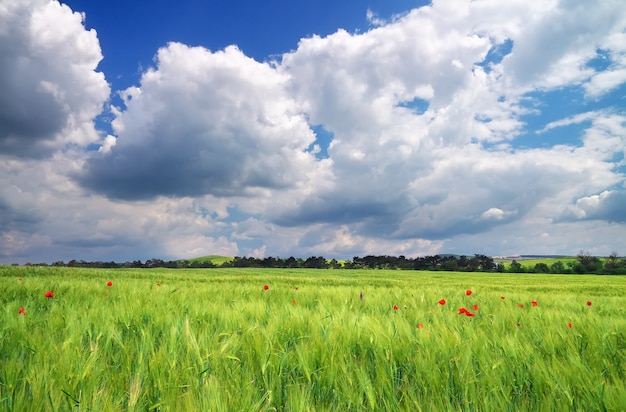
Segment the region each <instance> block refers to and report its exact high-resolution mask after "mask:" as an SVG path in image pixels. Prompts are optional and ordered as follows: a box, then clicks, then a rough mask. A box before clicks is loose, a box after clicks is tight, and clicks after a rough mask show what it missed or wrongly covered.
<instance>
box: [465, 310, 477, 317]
mask: <svg viewBox="0 0 626 412" xmlns="http://www.w3.org/2000/svg"><path fill="white" fill-rule="evenodd" d="M465 316H476V314H474V313H472V312H470V311H469V310H467V311H465Z"/></svg>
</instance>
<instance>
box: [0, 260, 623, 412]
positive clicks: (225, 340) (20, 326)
mask: <svg viewBox="0 0 626 412" xmlns="http://www.w3.org/2000/svg"><path fill="white" fill-rule="evenodd" d="M108 282H111V283H110V285H111V286H108V285H107V284H108ZM265 286H267V289H266V288H265ZM0 290H1V291H2V292H1V295H0V302H1V305H0V308H1V312H0V319H1V322H0V410H2V411H67V410H75V411H78V410H81V411H82V410H84V411H118V410H119V411H122V410H124V411H127V410H130V411H134V410H137V411H146V410H150V411H159V410H161V411H183V410H185V411H187V410H195V411H231V410H232V411H257V410H286V411H306V410H310V411H323V410H386V411H390V410H407V411H420V410H423V411H432V410H468V411H469V410H475V411H487V410H488V411H526V410H538V411H544V410H545V411H571V410H580V411H595V410H598V411H602V410H606V411H620V410H626V313H625V308H626V300H625V296H626V277H623V276H580V275H570V276H561V275H545V276H544V275H536V274H535V275H513V274H507V275H499V274H485V273H450V272H421V271H420V272H414V271H383V270H377V271H366V270H350V271H348V270H302V269H299V270H286V269H285V270H269V269H265V270H264V269H205V270H169V271H168V270H164V269H155V270H147V269H132V270H131V269H128V270H126V269H116V270H104V269H78V268H76V269H71V268H52V267H48V268H44V267H0ZM50 291H53V292H54V296H53V297H49V298H46V297H45V294H46V293H47V292H50ZM467 291H470V292H471V293H470V294H469V295H468V292H467ZM361 294H362V298H361ZM442 299H443V300H445V303H444V302H443V301H442V302H441V303H444V304H440V303H439V302H440V301H441V300H442ZM533 302H535V303H533ZM587 302H589V303H590V305H588V304H587ZM474 305H476V307H474ZM520 305H523V307H520ZM21 308H23V312H24V313H23V314H22V313H20V312H21V311H20V309H21ZM460 308H465V309H466V313H461V314H459V312H460V311H459V309H460ZM461 312H462V311H461ZM467 312H469V313H470V314H473V315H474V316H468V314H467Z"/></svg>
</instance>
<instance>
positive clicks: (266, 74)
mask: <svg viewBox="0 0 626 412" xmlns="http://www.w3.org/2000/svg"><path fill="white" fill-rule="evenodd" d="M156 61H157V66H156V67H155V68H153V69H150V70H148V71H146V72H145V73H144V74H143V76H142V78H141V85H140V87H133V88H129V89H127V90H125V91H124V92H123V93H122V96H123V97H124V99H125V104H126V108H125V109H124V110H122V109H118V110H117V115H116V118H115V120H114V122H113V127H114V130H115V132H116V134H117V141H116V143H115V145H114V146H113V145H109V146H107V147H108V150H107V152H108V153H98V154H94V156H93V157H92V158H91V159H90V160H89V162H88V163H87V164H86V168H85V171H84V174H83V175H82V176H80V181H81V183H82V184H83V185H84V186H85V187H88V188H90V189H93V190H95V191H98V192H101V193H104V194H106V195H108V196H110V197H115V198H124V199H148V198H153V197H156V196H159V195H165V196H172V197H177V196H178V197H180V196H202V195H205V194H213V195H219V196H233V195H249V194H250V192H254V191H255V190H257V189H281V188H285V187H290V186H292V185H294V184H296V183H297V182H299V181H301V180H302V179H304V178H305V171H306V170H307V169H309V168H312V167H314V164H313V161H314V154H312V153H308V152H307V148H308V147H309V146H310V145H311V143H313V141H314V140H315V137H314V134H313V132H312V130H311V129H310V128H309V126H308V124H307V122H306V119H305V116H304V114H303V113H302V111H301V109H300V107H299V106H298V105H297V104H296V102H295V101H294V100H293V99H292V98H291V97H290V96H289V94H288V93H287V92H286V90H285V86H286V82H287V80H288V79H287V78H286V76H284V75H283V74H281V73H280V72H279V71H277V70H276V69H275V68H274V67H273V66H272V65H270V64H268V63H259V62H257V61H255V60H253V59H251V58H249V57H247V56H245V55H244V54H243V53H242V52H241V51H240V50H239V49H237V48H236V47H234V46H230V47H227V48H226V49H224V50H221V51H217V52H211V51H209V50H207V49H205V48H202V47H188V46H186V45H183V44H180V43H170V44H168V45H167V46H166V47H163V48H162V49H160V50H159V52H158V54H157V58H156Z"/></svg>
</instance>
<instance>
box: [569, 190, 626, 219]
mask: <svg viewBox="0 0 626 412" xmlns="http://www.w3.org/2000/svg"><path fill="white" fill-rule="evenodd" d="M562 218H563V219H565V220H604V221H607V222H617V223H626V191H624V190H606V191H604V192H602V193H600V194H599V195H592V196H585V197H581V198H580V199H577V200H576V203H575V204H574V205H573V206H570V207H568V208H567V210H566V212H565V213H564V215H563V216H562Z"/></svg>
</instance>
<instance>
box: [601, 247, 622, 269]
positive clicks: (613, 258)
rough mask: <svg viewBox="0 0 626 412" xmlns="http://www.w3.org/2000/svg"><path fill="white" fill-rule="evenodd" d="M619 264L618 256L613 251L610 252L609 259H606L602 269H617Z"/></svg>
mask: <svg viewBox="0 0 626 412" xmlns="http://www.w3.org/2000/svg"><path fill="white" fill-rule="evenodd" d="M619 264H620V261H619V255H618V254H617V252H615V251H613V252H611V254H610V255H609V257H608V258H606V262H605V263H604V267H605V268H607V269H617V268H618V267H619Z"/></svg>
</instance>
